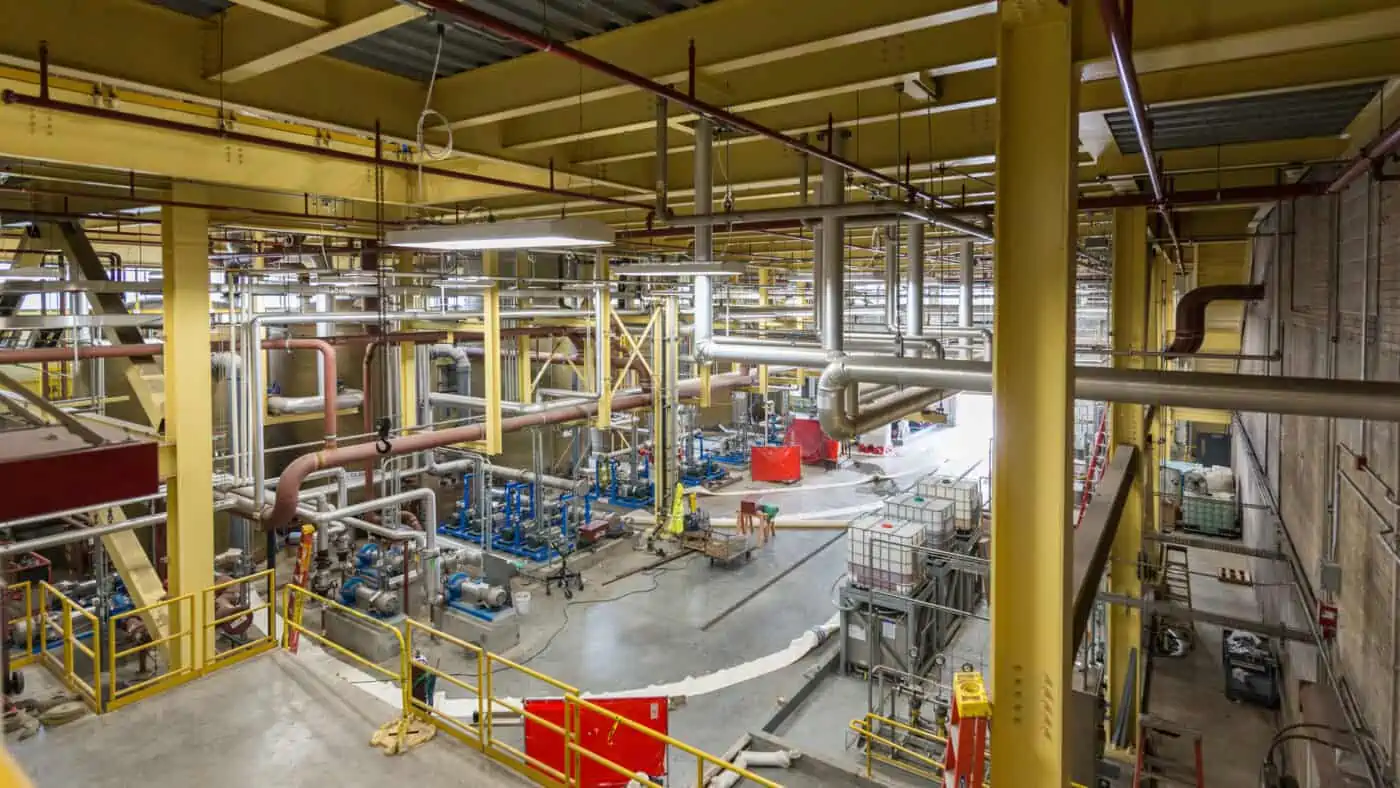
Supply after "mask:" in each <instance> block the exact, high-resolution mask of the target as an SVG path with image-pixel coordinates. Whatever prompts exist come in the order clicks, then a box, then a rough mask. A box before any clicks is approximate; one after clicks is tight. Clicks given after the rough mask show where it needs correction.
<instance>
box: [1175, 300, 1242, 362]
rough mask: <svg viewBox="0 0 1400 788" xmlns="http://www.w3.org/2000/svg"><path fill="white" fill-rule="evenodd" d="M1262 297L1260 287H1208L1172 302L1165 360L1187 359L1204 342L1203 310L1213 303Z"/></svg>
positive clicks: (1204, 322)
mask: <svg viewBox="0 0 1400 788" xmlns="http://www.w3.org/2000/svg"><path fill="white" fill-rule="evenodd" d="M1265 295H1266V292H1265V288H1264V286H1263V285H1210V286H1208V287H1198V288H1196V289H1195V290H1192V291H1191V292H1189V293H1187V294H1186V295H1183V296H1182V297H1181V300H1180V301H1177V302H1176V336H1175V338H1174V339H1173V340H1172V344H1171V347H1168V348H1167V357H1168V358H1171V357H1172V356H1189V355H1191V354H1192V353H1195V352H1196V351H1198V350H1200V349H1201V345H1202V344H1204V343H1205V341H1206V307H1208V306H1210V305H1211V304H1213V303H1215V302H1216V301H1258V300H1259V299H1261V298H1263V297H1264V296H1265Z"/></svg>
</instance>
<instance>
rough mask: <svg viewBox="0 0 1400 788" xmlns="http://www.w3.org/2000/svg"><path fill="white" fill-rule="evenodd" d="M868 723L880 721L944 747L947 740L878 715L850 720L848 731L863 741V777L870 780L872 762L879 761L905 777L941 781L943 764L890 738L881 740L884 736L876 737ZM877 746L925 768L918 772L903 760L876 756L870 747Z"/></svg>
mask: <svg viewBox="0 0 1400 788" xmlns="http://www.w3.org/2000/svg"><path fill="white" fill-rule="evenodd" d="M872 720H878V721H880V722H886V723H889V724H891V725H893V726H894V727H896V728H900V729H903V730H906V731H909V732H910V733H912V734H914V735H917V736H920V737H921V738H924V739H925V740H927V741H933V742H942V743H943V744H945V745H946V744H947V741H948V740H947V739H945V738H943V737H941V736H936V735H934V734H932V733H929V732H928V731H921V730H919V729H917V728H912V727H910V726H908V725H905V724H904V723H901V722H896V721H894V720H891V719H889V718H887V717H881V716H880V715H878V714H867V715H865V718H864V719H854V720H851V722H850V725H849V727H850V729H851V730H853V731H855V732H856V734H857V735H859V736H861V737H862V738H864V739H865V775H866V776H867V777H872V776H874V770H875V765H874V762H875V761H879V762H881V763H884V764H888V765H890V766H893V767H895V768H896V769H899V770H901V771H904V772H907V773H909V774H913V775H917V776H919V777H923V778H925V779H929V780H942V779H943V764H941V763H939V762H938V761H936V760H934V759H932V758H930V757H928V756H927V755H924V754H923V753H921V752H918V751H916V750H913V749H910V748H909V747H906V746H904V745H903V744H899V743H898V742H895V741H892V740H890V739H887V738H885V737H883V736H880V735H879V734H877V733H875V731H874V729H873V727H872V726H871V724H870V723H871V721H872ZM877 743H878V744H882V745H884V746H886V747H888V748H889V749H890V751H891V752H892V753H894V752H898V753H901V754H903V755H904V756H905V757H907V758H912V759H914V760H915V761H918V762H919V763H922V764H924V765H925V766H927V767H928V768H927V770H925V769H921V768H919V767H917V766H915V765H913V764H911V763H909V762H908V761H907V760H901V759H898V758H894V757H890V756H886V755H883V754H879V753H876V752H875V746H874V745H875V744H877Z"/></svg>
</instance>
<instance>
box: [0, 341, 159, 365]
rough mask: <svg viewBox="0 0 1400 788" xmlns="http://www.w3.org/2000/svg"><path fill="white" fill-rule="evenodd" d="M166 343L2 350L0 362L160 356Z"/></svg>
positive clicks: (34, 362)
mask: <svg viewBox="0 0 1400 788" xmlns="http://www.w3.org/2000/svg"><path fill="white" fill-rule="evenodd" d="M164 352H165V345H162V344H159V343H152V344H148V345H86V346H83V347H78V348H72V347H69V348H62V347H46V348H26V349H23V350H0V364H41V363H45V362H51V361H72V360H73V359H74V358H77V359H88V358H140V357H143V356H145V357H150V356H159V355H161V354H162V353H164Z"/></svg>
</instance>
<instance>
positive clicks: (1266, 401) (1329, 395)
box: [838, 356, 1400, 422]
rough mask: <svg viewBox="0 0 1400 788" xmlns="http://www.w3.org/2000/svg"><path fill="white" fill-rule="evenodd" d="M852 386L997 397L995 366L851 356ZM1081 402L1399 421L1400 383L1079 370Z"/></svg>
mask: <svg viewBox="0 0 1400 788" xmlns="http://www.w3.org/2000/svg"><path fill="white" fill-rule="evenodd" d="M838 363H841V364H844V365H845V366H846V372H847V374H848V375H849V376H850V380H853V381H858V382H861V383H886V384H895V385H904V386H918V387H922V388H940V389H953V390H957V391H976V392H986V393H990V392H991V391H992V365H991V364H988V363H987V362H984V361H935V360H930V359H908V358H903V359H899V358H866V357H861V356H848V357H846V358H844V359H841V360H840V361H839V362H838ZM1074 395H1075V397H1077V398H1079V399H1095V400H1106V401H1109V402H1132V403H1137V404H1141V405H1166V406H1171V407H1179V408H1204V409H1207V410H1225V411H1243V412H1254V413H1281V414H1285V415H1292V416H1321V417H1324V418H1344V419H1370V420H1372V421H1389V422H1400V383H1384V382H1380V381H1360V380H1328V379H1325V378H1296V377H1270V376H1268V375H1230V374H1220V373H1210V372H1175V371H1165V370H1161V371H1159V370H1146V369H1112V368H1107V367H1076V368H1075V371H1074Z"/></svg>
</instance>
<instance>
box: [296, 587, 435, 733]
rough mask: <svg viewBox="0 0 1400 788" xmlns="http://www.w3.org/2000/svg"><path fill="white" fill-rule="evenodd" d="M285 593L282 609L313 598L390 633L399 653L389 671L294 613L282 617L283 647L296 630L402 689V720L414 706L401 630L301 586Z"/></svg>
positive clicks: (302, 604)
mask: <svg viewBox="0 0 1400 788" xmlns="http://www.w3.org/2000/svg"><path fill="white" fill-rule="evenodd" d="M286 594H287V595H286V597H285V599H284V600H283V603H282V609H283V610H292V609H293V605H296V606H297V607H300V608H301V609H303V610H304V609H306V605H305V603H306V602H307V601H309V600H315V601H316V603H317V604H319V605H321V607H322V608H325V609H329V610H335V611H336V612H339V613H344V614H346V615H349V616H354V617H355V618H356V619H358V620H360V621H364V622H366V623H368V624H370V625H371V626H374V627H378V628H380V629H383V630H384V631H386V632H390V633H393V636H394V640H395V641H396V642H397V643H398V644H399V656H398V659H397V660H396V661H395V663H394V668H393V669H392V670H391V669H389V668H386V667H384V666H383V665H380V664H379V663H377V662H371V661H370V660H368V659H365V658H364V657H362V656H360V655H359V654H356V653H355V652H353V651H351V650H350V649H348V648H345V647H344V646H342V645H340V644H339V643H336V642H335V641H333V640H331V639H330V638H328V637H326V636H324V635H322V634H321V633H319V632H314V631H312V630H310V629H307V628H306V627H305V626H303V625H302V623H301V622H300V621H296V620H294V617H293V616H286V617H285V618H284V619H283V624H284V626H283V628H282V646H283V647H284V648H285V647H286V645H287V638H288V637H290V636H291V634H292V633H293V632H297V633H299V634H300V635H301V636H302V637H308V638H311V640H312V641H314V642H315V643H316V644H317V645H319V646H321V647H322V648H325V649H329V650H330V651H333V652H335V653H336V654H339V655H340V656H342V657H345V658H346V659H348V660H350V661H351V662H354V663H355V664H357V665H359V666H360V667H362V668H364V669H365V670H367V671H369V672H370V673H371V674H373V675H375V676H378V677H380V678H382V679H384V680H386V681H389V682H391V683H394V684H397V685H398V686H399V689H400V690H401V692H402V698H401V699H400V703H399V710H400V714H402V715H403V717H404V719H407V717H408V710H409V709H410V708H412V705H413V704H412V703H411V702H410V699H409V678H408V664H409V662H410V661H411V660H412V655H411V654H410V652H409V650H408V648H407V644H406V643H405V641H404V636H403V633H402V632H400V631H399V630H398V628H397V627H395V626H393V625H392V624H388V623H385V622H383V621H380V620H379V619H377V618H375V617H374V616H371V615H368V614H365V613H362V612H360V611H358V610H356V609H355V608H353V607H347V606H345V605H342V604H340V603H339V602H335V601H333V600H330V599H326V598H325V597H322V596H317V595H315V594H313V593H311V592H310V591H307V590H306V589H304V588H302V587H300V586H295V585H288V586H286ZM399 730H400V732H402V731H403V728H402V727H400V729H399Z"/></svg>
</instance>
